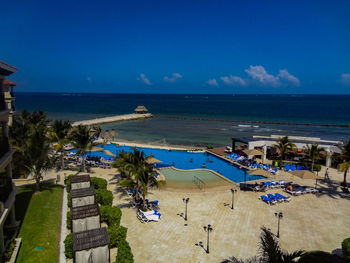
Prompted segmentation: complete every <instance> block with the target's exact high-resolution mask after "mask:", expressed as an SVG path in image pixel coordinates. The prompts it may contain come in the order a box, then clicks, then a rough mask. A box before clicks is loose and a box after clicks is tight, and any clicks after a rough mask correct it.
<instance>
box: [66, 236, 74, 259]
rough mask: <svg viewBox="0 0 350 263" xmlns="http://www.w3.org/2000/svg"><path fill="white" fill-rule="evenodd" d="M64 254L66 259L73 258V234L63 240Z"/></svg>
mask: <svg viewBox="0 0 350 263" xmlns="http://www.w3.org/2000/svg"><path fill="white" fill-rule="evenodd" d="M64 254H65V255H66V257H67V258H73V234H72V233H70V234H69V235H68V236H67V237H66V239H65V240H64Z"/></svg>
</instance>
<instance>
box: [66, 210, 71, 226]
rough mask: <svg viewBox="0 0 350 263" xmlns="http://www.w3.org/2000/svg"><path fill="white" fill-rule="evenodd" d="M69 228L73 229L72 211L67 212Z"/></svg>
mask: <svg viewBox="0 0 350 263" xmlns="http://www.w3.org/2000/svg"><path fill="white" fill-rule="evenodd" d="M66 222H67V228H68V229H72V221H71V220H70V211H68V212H67V221H66Z"/></svg>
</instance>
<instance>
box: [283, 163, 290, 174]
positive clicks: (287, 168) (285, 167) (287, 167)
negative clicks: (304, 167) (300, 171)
mask: <svg viewBox="0 0 350 263" xmlns="http://www.w3.org/2000/svg"><path fill="white" fill-rule="evenodd" d="M284 170H286V171H287V172H288V171H289V170H290V166H289V163H286V164H285V166H284Z"/></svg>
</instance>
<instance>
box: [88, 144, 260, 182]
mask: <svg viewBox="0 0 350 263" xmlns="http://www.w3.org/2000/svg"><path fill="white" fill-rule="evenodd" d="M100 147H102V146H100ZM103 148H104V150H109V151H110V152H112V153H113V154H115V155H118V153H119V152H122V151H125V152H133V149H134V147H131V146H125V145H121V146H119V147H117V145H114V144H108V145H104V146H103ZM138 149H140V150H142V151H143V152H144V153H145V155H146V156H149V155H151V154H153V155H154V158H156V159H158V160H160V161H162V164H169V165H173V166H174V167H175V168H178V169H184V170H189V169H199V168H203V164H205V166H206V168H207V169H210V170H213V171H215V172H218V173H220V174H221V175H222V176H224V177H226V178H227V179H229V180H231V181H233V182H235V183H239V182H243V181H244V177H245V176H246V181H251V180H259V179H264V178H265V177H263V176H258V175H250V174H248V173H246V175H245V172H244V171H243V170H241V169H239V168H238V167H236V166H233V165H232V164H231V163H230V162H228V161H226V160H223V159H222V158H219V157H216V156H214V155H212V154H210V153H207V152H204V153H203V152H200V153H195V152H186V151H176V150H166V149H156V148H138ZM95 154H96V155H95ZM88 155H91V156H101V155H104V154H103V153H101V152H91V153H89V154H88ZM107 156H108V155H107ZM108 157H110V156H108Z"/></svg>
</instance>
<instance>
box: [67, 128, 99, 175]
mask: <svg viewBox="0 0 350 263" xmlns="http://www.w3.org/2000/svg"><path fill="white" fill-rule="evenodd" d="M70 137H71V142H72V144H73V146H74V147H75V148H76V149H77V152H76V155H81V156H82V163H81V169H82V171H83V172H85V155H86V153H87V152H88V151H89V150H91V148H92V146H93V141H92V138H93V137H94V135H93V133H92V132H91V131H90V129H88V128H86V126H83V125H78V126H77V127H75V128H74V129H73V131H72V134H71V136H70Z"/></svg>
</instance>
